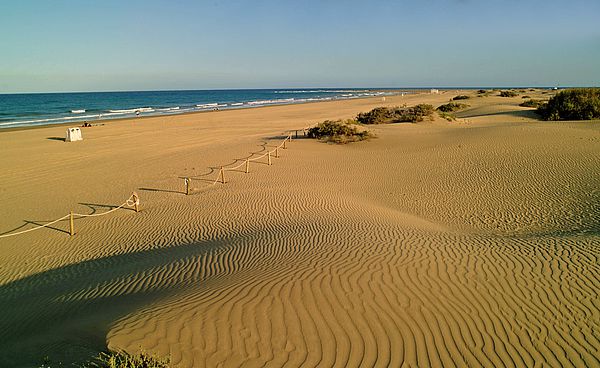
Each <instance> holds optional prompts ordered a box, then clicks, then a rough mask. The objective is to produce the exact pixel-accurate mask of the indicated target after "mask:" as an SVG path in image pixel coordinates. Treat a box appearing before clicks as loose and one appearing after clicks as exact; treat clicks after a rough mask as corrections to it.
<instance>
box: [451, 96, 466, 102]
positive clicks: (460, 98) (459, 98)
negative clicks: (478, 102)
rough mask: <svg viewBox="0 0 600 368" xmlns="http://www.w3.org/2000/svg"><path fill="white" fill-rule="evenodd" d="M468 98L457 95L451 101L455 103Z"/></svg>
mask: <svg viewBox="0 0 600 368" xmlns="http://www.w3.org/2000/svg"><path fill="white" fill-rule="evenodd" d="M469 98H470V97H469V96H466V95H458V96H455V97H454V98H452V101H456V100H468V99H469Z"/></svg>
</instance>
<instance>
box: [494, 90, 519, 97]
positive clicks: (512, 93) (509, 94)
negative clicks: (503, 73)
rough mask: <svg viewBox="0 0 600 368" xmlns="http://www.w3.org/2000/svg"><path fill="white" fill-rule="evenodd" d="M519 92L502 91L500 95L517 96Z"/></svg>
mask: <svg viewBox="0 0 600 368" xmlns="http://www.w3.org/2000/svg"><path fill="white" fill-rule="evenodd" d="M518 95H519V94H518V93H517V92H515V91H500V94H499V96H500V97H516V96H518Z"/></svg>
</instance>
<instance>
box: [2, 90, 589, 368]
mask: <svg viewBox="0 0 600 368" xmlns="http://www.w3.org/2000/svg"><path fill="white" fill-rule="evenodd" d="M450 97H452V94H449V93H446V94H443V95H418V96H410V97H409V96H405V97H400V96H398V97H394V98H388V99H387V101H386V102H385V104H390V105H393V104H402V103H404V102H406V103H409V104H412V103H416V102H421V101H425V102H430V103H435V104H436V105H439V104H441V103H443V102H445V101H447V100H448V99H449V98H450ZM519 100H520V99H519V98H514V99H506V98H499V97H484V98H476V97H474V98H472V99H470V100H468V103H469V104H470V105H471V106H470V107H469V109H467V110H466V111H464V112H462V113H460V114H459V116H460V117H461V119H459V120H458V121H457V122H454V123H449V122H446V121H444V120H439V119H438V120H436V121H433V122H423V123H419V124H399V125H388V126H377V127H374V128H373V129H374V131H375V133H376V134H377V136H378V138H376V139H373V140H371V141H367V142H360V143H355V144H350V145H346V146H335V145H327V144H322V143H318V142H314V141H310V140H303V139H299V140H295V141H292V142H291V143H290V144H289V145H288V149H286V150H281V152H280V153H281V157H280V158H278V159H273V165H272V166H267V165H266V164H265V163H255V164H252V166H251V172H250V173H249V174H245V173H243V172H241V171H239V172H227V176H228V178H227V179H228V183H227V184H225V185H222V184H217V185H214V186H211V185H210V182H211V180H214V178H215V177H216V173H217V171H218V169H219V168H220V167H221V166H223V165H230V166H235V165H237V164H238V163H239V162H241V161H239V160H243V159H245V158H247V157H249V154H250V153H257V154H262V152H264V150H265V148H266V149H268V147H270V146H272V145H273V144H276V142H278V141H279V140H280V139H281V138H282V137H283V135H282V133H283V131H285V130H287V129H294V128H298V127H302V126H305V125H307V124H308V123H314V122H317V121H319V120H322V119H325V118H336V117H340V118H345V117H350V116H352V115H353V114H355V113H357V112H359V111H365V110H368V109H370V108H372V107H374V106H378V105H381V104H382V102H381V101H380V100H378V99H365V100H355V101H344V102H331V103H319V104H307V105H302V106H286V107H273V108H264V109H256V110H243V111H231V112H225V111H223V112H218V113H206V114H195V115H186V116H175V117H169V118H167V119H164V118H160V119H159V118H151V119H142V120H137V121H123V122H114V123H111V124H109V125H107V126H104V127H97V128H92V129H88V130H84V137H85V138H86V140H85V141H84V142H80V143H81V144H79V143H78V145H74V144H73V145H70V144H63V143H61V142H57V141H53V140H47V139H44V138H46V137H47V136H52V135H58V134H60V132H61V131H62V128H56V127H53V128H45V129H35V130H29V131H15V132H7V133H2V134H0V144H1V145H2V146H3V147H6V153H5V154H3V158H2V161H3V166H4V167H6V170H4V172H3V173H2V174H0V187H1V188H3V190H2V191H0V202H2V203H3V205H6V208H8V209H10V211H7V212H4V213H3V216H2V219H1V220H0V225H2V227H1V229H2V230H8V229H11V228H17V227H18V226H20V225H21V224H22V221H23V220H24V219H27V220H42V219H52V218H55V217H59V216H60V215H61V214H63V213H65V212H68V211H69V210H70V209H71V208H72V207H76V209H77V210H78V211H88V213H92V211H94V210H96V211H100V212H102V211H105V210H106V209H107V208H110V207H103V206H106V205H118V204H120V203H121V201H122V199H125V198H127V196H128V195H129V193H130V192H131V190H137V191H138V193H140V196H141V199H142V208H143V211H142V212H141V213H137V214H136V213H135V212H134V211H131V210H119V211H116V212H114V213H113V214H111V215H109V216H104V217H98V218H94V219H82V220H78V221H77V222H76V230H77V234H76V235H75V236H74V237H72V238H69V236H68V235H67V234H65V233H64V232H61V231H60V230H61V229H62V230H64V229H66V228H67V226H68V224H67V223H64V224H60V226H56V229H57V230H52V229H48V230H40V231H36V232H32V233H29V234H26V235H23V236H20V237H13V238H6V239H0V249H1V250H2V251H1V252H0V265H1V267H0V308H1V309H2V310H3V312H4V313H3V314H2V316H1V317H0V325H1V326H2V327H3V328H1V329H0V351H2V352H3V353H2V357H0V365H2V366H17V367H18V366H31V365H33V364H35V363H36V362H38V361H39V360H40V359H41V358H42V357H43V356H45V355H49V356H51V357H54V358H55V359H58V360H63V361H65V362H70V361H78V360H81V359H85V358H87V357H89V356H91V355H93V354H94V353H95V352H96V351H97V350H99V349H103V348H104V347H105V346H106V345H108V346H109V347H111V348H114V349H127V350H128V351H132V352H135V351H137V350H139V349H140V347H143V348H144V349H147V350H150V351H153V352H157V353H160V354H163V355H167V354H168V355H170V356H171V359H172V361H173V362H174V363H176V364H179V366H181V367H192V366H193V367H204V366H211V367H212V366H224V367H235V366H250V367H253V366H273V367H274V366H337V367H345V366H381V367H387V366H393V367H400V366H406V367H409V366H415V367H416V366H419V367H427V366H434V367H439V366H444V367H446V366H447V367H451V366H489V367H492V366H513V367H514V366H544V365H546V366H597V365H599V364H600V360H599V358H598V356H599V352H600V334H598V331H600V299H599V298H598V293H599V291H600V266H599V262H598V256H599V255H600V232H599V231H600V224H599V219H600V207H599V206H598V203H600V201H599V200H600V187H599V186H598V183H600V171H599V170H598V167H600V126H598V124H597V123H591V124H590V123H539V122H536V121H533V120H530V119H529V118H528V117H527V113H521V111H527V110H526V109H523V108H519V107H518V106H516V105H517V104H518V103H519V102H520V101H519ZM515 112H517V113H515ZM166 137H169V138H170V140H166V139H164V138H166ZM161 138H162V139H161ZM33 152H44V153H45V154H46V155H47V156H44V157H40V156H39V155H38V156H37V157H33ZM68 168H73V169H74V170H73V171H68V170H67V169H68ZM184 176H190V177H192V178H195V179H194V180H193V181H192V183H193V186H194V188H196V190H195V191H194V194H193V195H190V196H185V195H184V194H183V189H184V188H183V181H182V179H181V178H182V177H184ZM141 188H143V189H141ZM85 203H87V204H85Z"/></svg>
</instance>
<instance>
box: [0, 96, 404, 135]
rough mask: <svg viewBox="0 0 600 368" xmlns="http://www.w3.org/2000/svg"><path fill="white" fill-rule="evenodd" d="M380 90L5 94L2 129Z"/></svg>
mask: <svg viewBox="0 0 600 368" xmlns="http://www.w3.org/2000/svg"><path fill="white" fill-rule="evenodd" d="M398 92H400V91H399V90H398V91H389V90H387V91H382V90H376V89H239V90H197V91H133V92H76V93H28V94H0V129H1V128H15V127H25V126H34V125H48V124H61V123H81V122H89V123H94V122H97V121H101V120H108V119H119V118H128V117H135V116H156V115H172V114H181V113H186V112H193V111H210V110H215V109H237V108H249V107H258V106H269V105H279V104H293V103H305V102H312V101H327V100H339V99H351V98H361V97H369V96H385V95H390V94H395V93H398Z"/></svg>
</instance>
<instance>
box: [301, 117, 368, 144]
mask: <svg viewBox="0 0 600 368" xmlns="http://www.w3.org/2000/svg"><path fill="white" fill-rule="evenodd" d="M354 124H356V122H355V121H354V120H346V121H342V120H325V121H324V122H322V123H319V124H318V125H317V126H315V127H312V128H310V129H308V137H309V138H317V139H320V140H322V141H324V142H333V143H342V144H343V143H349V142H357V141H362V140H365V139H367V138H369V137H372V134H371V133H369V131H367V130H359V129H358V128H357V127H356V126H355V125H354Z"/></svg>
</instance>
